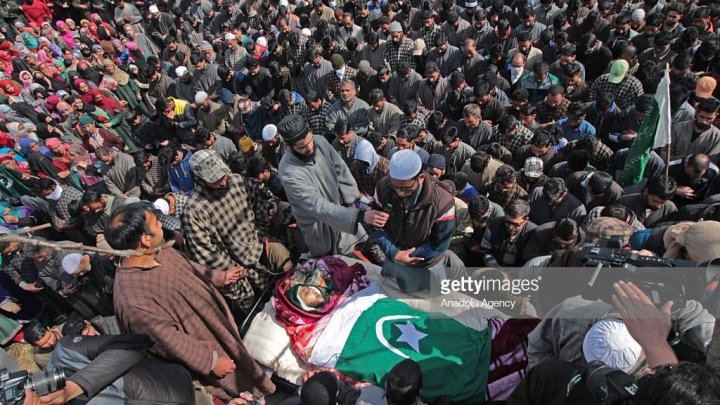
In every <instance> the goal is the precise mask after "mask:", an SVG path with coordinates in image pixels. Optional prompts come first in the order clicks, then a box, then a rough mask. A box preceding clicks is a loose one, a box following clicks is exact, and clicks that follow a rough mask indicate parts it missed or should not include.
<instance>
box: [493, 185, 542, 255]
mask: <svg viewBox="0 0 720 405" xmlns="http://www.w3.org/2000/svg"><path fill="white" fill-rule="evenodd" d="M535 228H537V225H535V224H534V223H532V222H531V221H530V204H528V202H527V201H525V200H521V199H515V200H513V201H512V202H510V204H508V206H507V207H505V217H501V218H493V219H491V220H490V222H489V223H488V226H487V228H486V229H485V234H484V235H483V239H482V242H481V243H480V255H481V256H482V261H483V264H484V265H485V266H487V267H501V266H520V265H522V264H523V261H522V259H523V257H522V252H523V251H524V250H525V245H527V243H528V240H529V239H530V237H531V236H532V234H533V233H534V231H535Z"/></svg>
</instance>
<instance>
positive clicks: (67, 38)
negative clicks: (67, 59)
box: [55, 20, 75, 49]
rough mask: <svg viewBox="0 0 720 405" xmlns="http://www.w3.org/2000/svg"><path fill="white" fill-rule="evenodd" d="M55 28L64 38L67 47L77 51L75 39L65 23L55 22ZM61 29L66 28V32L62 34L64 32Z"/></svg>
mask: <svg viewBox="0 0 720 405" xmlns="http://www.w3.org/2000/svg"><path fill="white" fill-rule="evenodd" d="M55 27H57V29H58V33H59V34H60V35H59V36H60V38H62V40H63V41H64V42H65V43H66V44H67V46H69V47H70V49H75V38H74V36H73V33H72V31H70V28H68V26H67V24H66V23H65V21H62V20H58V21H55ZM60 27H65V32H61V31H62V30H61V29H60Z"/></svg>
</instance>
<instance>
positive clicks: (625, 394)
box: [582, 360, 638, 405]
mask: <svg viewBox="0 0 720 405" xmlns="http://www.w3.org/2000/svg"><path fill="white" fill-rule="evenodd" d="M582 381H583V382H584V383H585V388H586V389H587V391H588V393H589V394H590V396H591V397H592V398H593V399H594V400H595V401H596V402H595V403H596V404H602V405H610V404H613V405H618V404H624V403H628V402H629V401H628V400H629V398H632V397H633V396H635V394H636V393H637V390H638V386H637V384H636V383H635V381H634V380H633V379H632V377H630V376H629V375H627V373H625V372H623V371H621V370H618V369H614V368H610V367H608V366H607V365H606V364H605V363H603V362H602V361H599V360H595V361H591V362H589V363H588V364H587V366H585V369H584V370H583V372H582Z"/></svg>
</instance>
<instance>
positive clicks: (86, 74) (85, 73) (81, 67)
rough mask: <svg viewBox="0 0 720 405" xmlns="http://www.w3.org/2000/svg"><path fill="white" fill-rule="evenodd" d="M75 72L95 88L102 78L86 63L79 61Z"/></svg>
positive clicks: (100, 74)
mask: <svg viewBox="0 0 720 405" xmlns="http://www.w3.org/2000/svg"><path fill="white" fill-rule="evenodd" d="M77 71H78V73H79V74H80V77H82V78H83V79H84V80H86V81H88V82H92V83H95V86H99V85H100V82H101V81H102V77H103V75H102V73H100V72H98V71H97V70H96V69H95V68H93V67H92V66H90V63H88V62H87V61H84V60H82V61H80V62H79V63H78V65H77Z"/></svg>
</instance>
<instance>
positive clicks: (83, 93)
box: [73, 79, 92, 104]
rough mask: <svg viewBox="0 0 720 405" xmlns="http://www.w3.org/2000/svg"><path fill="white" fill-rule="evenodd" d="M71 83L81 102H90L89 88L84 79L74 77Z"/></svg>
mask: <svg viewBox="0 0 720 405" xmlns="http://www.w3.org/2000/svg"><path fill="white" fill-rule="evenodd" d="M73 85H74V86H75V90H77V93H78V95H79V96H80V98H81V99H82V101H83V103H85V104H89V103H91V102H92V94H90V90H91V88H90V85H89V84H88V82H87V81H86V80H85V79H76V80H75V81H73Z"/></svg>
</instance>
